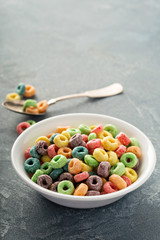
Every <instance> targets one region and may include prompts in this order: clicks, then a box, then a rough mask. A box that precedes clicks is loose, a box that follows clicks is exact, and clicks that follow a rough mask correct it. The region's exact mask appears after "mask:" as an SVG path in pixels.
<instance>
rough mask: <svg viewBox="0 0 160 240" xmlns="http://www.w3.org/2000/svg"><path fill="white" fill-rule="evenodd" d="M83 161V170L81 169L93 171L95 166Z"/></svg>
mask: <svg viewBox="0 0 160 240" xmlns="http://www.w3.org/2000/svg"><path fill="white" fill-rule="evenodd" d="M81 163H82V170H81V172H85V171H86V172H91V171H93V167H91V166H88V165H87V164H85V163H84V162H82V161H81Z"/></svg>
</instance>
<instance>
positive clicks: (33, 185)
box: [11, 113, 156, 202]
mask: <svg viewBox="0 0 160 240" xmlns="http://www.w3.org/2000/svg"><path fill="white" fill-rule="evenodd" d="M75 115H76V116H77V115H78V116H82V115H83V116H92V117H93V116H95V117H106V118H108V119H109V120H114V121H120V122H121V123H123V124H125V125H127V126H128V127H132V129H135V130H136V131H137V132H138V133H139V134H141V135H142V136H143V138H144V139H145V141H147V142H148V145H149V147H150V149H151V153H152V156H151V158H152V165H151V168H149V167H148V168H147V170H146V172H145V173H144V174H143V176H142V177H141V178H140V179H139V178H138V179H137V181H136V182H134V183H133V184H131V185H130V186H128V187H127V188H125V189H122V190H120V191H117V192H114V193H111V194H102V195H97V196H74V195H67V194H62V193H58V192H53V191H51V190H49V189H45V188H42V187H41V186H39V185H38V184H36V183H34V182H33V181H31V179H30V178H29V177H28V179H26V178H25V177H24V176H23V174H21V173H20V172H19V171H18V170H17V167H16V163H15V160H14V152H15V148H16V146H17V144H18V143H19V142H20V141H21V138H24V137H25V135H26V134H28V132H29V131H32V129H33V128H35V127H37V126H39V125H41V124H43V123H44V122H48V121H51V119H58V118H63V117H66V116H72V117H73V116H75ZM11 163H12V166H13V168H14V170H15V172H16V173H17V175H18V176H19V177H20V178H21V179H22V180H23V181H24V182H25V183H26V184H27V185H28V186H30V187H31V188H33V189H34V190H36V191H38V192H40V193H41V194H42V195H47V196H50V197H54V198H60V199H64V200H72V201H77V200H81V201H82V202H88V201H98V200H99V201H104V200H106V201H107V200H109V199H112V198H120V197H123V196H124V195H126V194H128V193H129V192H132V191H134V190H136V189H137V188H138V187H140V186H141V185H142V184H144V183H145V182H146V181H147V180H148V178H149V177H150V176H151V174H152V172H153V170H154V168H155V165H156V152H155V149H154V147H153V144H152V142H151V141H150V140H149V138H148V137H147V136H146V135H145V134H144V133H143V132H142V131H141V130H140V129H138V128H137V127H135V126H134V125H132V124H130V123H128V122H126V121H124V120H121V119H119V118H116V117H112V116H108V115H104V114H97V113H69V114H61V115H57V116H53V117H49V118H46V119H44V120H41V121H39V122H38V123H36V125H32V126H31V127H29V128H28V129H26V130H25V131H24V132H23V133H22V134H20V135H19V136H18V137H17V139H16V140H15V142H14V144H13V146H12V149H11Z"/></svg>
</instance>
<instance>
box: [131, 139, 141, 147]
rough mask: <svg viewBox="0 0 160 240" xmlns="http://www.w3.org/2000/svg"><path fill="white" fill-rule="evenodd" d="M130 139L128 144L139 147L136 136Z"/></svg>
mask: <svg viewBox="0 0 160 240" xmlns="http://www.w3.org/2000/svg"><path fill="white" fill-rule="evenodd" d="M130 140H131V142H130V144H129V146H137V147H140V145H139V142H138V140H137V138H130Z"/></svg>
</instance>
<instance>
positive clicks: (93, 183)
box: [86, 175, 103, 191]
mask: <svg viewBox="0 0 160 240" xmlns="http://www.w3.org/2000/svg"><path fill="white" fill-rule="evenodd" d="M86 184H87V185H88V189H89V190H95V191H100V189H101V187H102V184H103V182H102V179H101V178H100V177H99V176H97V175H92V176H90V177H89V178H88V179H87V180H86Z"/></svg>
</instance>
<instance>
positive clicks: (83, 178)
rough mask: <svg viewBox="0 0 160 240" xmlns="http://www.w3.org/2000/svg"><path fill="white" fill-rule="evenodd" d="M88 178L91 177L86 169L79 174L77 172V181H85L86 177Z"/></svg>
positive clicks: (75, 178)
mask: <svg viewBox="0 0 160 240" xmlns="http://www.w3.org/2000/svg"><path fill="white" fill-rule="evenodd" d="M87 178H89V173H88V172H86V171H84V172H82V173H79V174H76V175H75V176H74V180H75V182H81V181H83V180H85V179H87Z"/></svg>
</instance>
